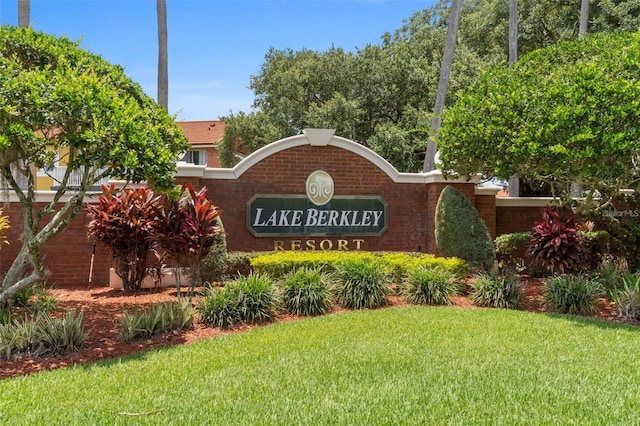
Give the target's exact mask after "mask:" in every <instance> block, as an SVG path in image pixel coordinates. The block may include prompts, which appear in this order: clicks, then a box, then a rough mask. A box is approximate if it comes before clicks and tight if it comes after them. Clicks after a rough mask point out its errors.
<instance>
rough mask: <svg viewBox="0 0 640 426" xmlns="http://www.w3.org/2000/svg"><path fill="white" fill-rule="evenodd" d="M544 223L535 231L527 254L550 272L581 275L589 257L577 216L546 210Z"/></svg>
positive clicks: (555, 209)
mask: <svg viewBox="0 0 640 426" xmlns="http://www.w3.org/2000/svg"><path fill="white" fill-rule="evenodd" d="M542 219H543V220H542V222H539V223H536V224H535V226H534V228H533V230H532V231H531V240H530V242H529V248H528V249H527V253H528V254H529V255H531V257H532V258H533V260H534V262H536V263H537V264H538V265H541V266H543V267H544V268H546V269H547V271H549V272H552V273H554V272H559V273H565V272H572V271H577V270H578V269H579V268H580V267H581V266H582V265H584V263H585V254H586V253H585V246H584V241H583V239H582V237H581V236H580V234H579V233H578V230H577V224H576V219H575V215H574V214H573V213H571V212H570V211H567V210H564V209H558V208H555V207H544V208H543V209H542Z"/></svg>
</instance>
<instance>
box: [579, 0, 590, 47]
mask: <svg viewBox="0 0 640 426" xmlns="http://www.w3.org/2000/svg"><path fill="white" fill-rule="evenodd" d="M588 27H589V0H582V3H581V5H580V30H579V32H578V38H582V37H584V36H586V35H587V31H588Z"/></svg>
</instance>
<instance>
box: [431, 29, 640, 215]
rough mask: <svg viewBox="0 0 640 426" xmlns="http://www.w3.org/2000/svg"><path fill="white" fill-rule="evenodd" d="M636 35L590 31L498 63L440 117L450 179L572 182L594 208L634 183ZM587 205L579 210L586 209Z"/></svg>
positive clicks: (639, 111) (638, 134)
mask: <svg viewBox="0 0 640 426" xmlns="http://www.w3.org/2000/svg"><path fill="white" fill-rule="evenodd" d="M639 77H640V33H634V34H630V33H616V34H611V35H604V34H597V35H591V36H589V37H586V38H584V39H582V40H579V41H570V42H561V43H558V44H555V45H553V46H551V47H548V48H546V49H542V50H538V51H535V52H533V53H531V54H529V55H527V56H525V57H524V58H522V59H520V60H519V61H518V62H517V63H516V64H515V65H514V66H513V67H512V68H507V67H503V66H498V67H495V68H493V69H491V70H489V71H488V72H486V73H485V74H484V75H483V76H482V80H481V81H480V82H479V83H477V84H475V85H474V86H472V87H470V88H469V89H468V90H466V91H465V92H464V94H462V95H461V96H460V98H459V99H458V101H457V102H456V104H455V105H454V106H453V107H451V108H449V109H448V110H447V111H446V112H445V116H444V123H443V127H442V129H441V132H440V137H439V140H438V145H439V148H440V158H441V160H442V164H443V169H444V170H445V172H448V173H449V174H460V175H466V176H469V175H474V174H477V173H481V174H483V175H484V176H485V177H497V178H500V179H507V178H509V177H510V176H514V175H515V176H518V177H521V178H523V179H525V180H528V181H530V182H533V183H536V184H546V185H548V186H549V187H550V188H551V190H552V192H553V194H554V195H555V196H556V197H558V198H560V199H561V200H565V201H568V200H569V198H570V196H571V186H572V184H576V183H577V184H580V185H582V187H583V188H584V189H585V190H588V191H587V192H586V193H587V195H588V196H587V198H586V200H585V201H586V202H587V204H588V207H589V208H593V207H594V205H592V204H590V202H591V201H593V196H594V195H595V194H597V195H598V196H599V197H601V198H600V201H599V203H598V206H597V208H598V209H604V208H607V207H608V205H609V204H608V203H607V201H608V200H610V199H612V198H613V197H616V196H618V194H620V190H621V189H626V188H638V184H639V183H640V154H639V153H640V127H639V126H638V123H640V100H639V98H638V93H640V78H639ZM587 204H585V206H586V205H587Z"/></svg>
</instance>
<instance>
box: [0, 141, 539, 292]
mask: <svg viewBox="0 0 640 426" xmlns="http://www.w3.org/2000/svg"><path fill="white" fill-rule="evenodd" d="M338 139H340V140H342V139H341V138H338ZM343 141H344V140H343ZM279 142H282V141H279ZM349 142H350V141H349ZM350 144H351V145H349V144H348V143H342V144H340V143H339V144H337V145H332V144H325V145H314V144H309V143H298V144H292V145H291V146H289V145H287V146H288V148H287V149H281V150H273V151H272V152H269V153H268V154H265V155H263V156H262V157H259V159H258V160H255V158H256V157H253V158H254V160H255V161H254V162H253V163H252V162H251V161H249V158H247V160H245V162H243V163H241V165H245V166H246V165H247V164H249V166H246V167H244V168H242V167H241V168H240V169H242V171H241V172H238V170H240V169H239V168H238V166H237V167H236V168H234V169H233V170H228V169H227V170H220V169H218V170H215V169H208V170H207V169H205V168H204V167H200V166H184V167H182V168H179V174H178V176H177V178H176V179H177V181H178V183H189V184H190V185H192V186H193V187H194V188H196V189H199V188H201V187H202V186H206V187H207V188H208V192H207V196H208V198H210V199H211V200H212V201H213V202H214V204H216V205H217V206H219V207H220V208H221V209H222V210H223V213H222V220H223V222H224V226H225V230H226V232H227V234H228V238H227V247H228V249H229V250H230V251H270V250H274V247H275V244H276V241H278V242H279V244H281V245H282V248H285V249H292V248H294V249H299V250H305V249H313V248H315V249H338V248H340V249H348V250H354V249H361V250H372V251H380V250H388V251H421V252H428V253H434V254H437V247H436V244H435V238H434V226H435V220H434V219H435V209H436V204H437V201H438V197H439V195H440V192H441V191H442V190H443V189H444V187H445V186H446V185H453V186H454V187H455V188H456V189H458V190H459V191H461V192H462V193H463V194H464V195H465V196H466V197H467V198H468V199H469V200H470V201H471V202H472V204H474V205H475V206H476V208H477V209H478V211H479V213H480V215H481V217H482V218H483V219H484V221H485V223H486V224H487V226H488V228H489V231H490V233H491V236H492V237H495V236H496V235H501V234H504V233H511V232H519V231H527V230H529V229H531V227H532V226H533V224H534V222H536V221H538V220H540V207H542V206H543V205H545V204H548V203H549V200H543V199H540V200H533V201H532V200H526V199H511V201H506V200H504V199H499V198H498V199H497V198H496V197H495V196H494V195H493V193H491V192H490V191H486V190H481V189H478V188H476V187H475V185H474V184H473V183H469V182H448V181H444V180H443V179H442V178H441V177H438V174H437V173H436V174H432V175H423V174H398V173H397V172H396V171H395V170H392V169H390V168H389V166H388V164H386V163H384V162H381V161H380V159H379V157H377V156H375V154H371V153H370V152H369V151H368V150H367V151H363V148H361V147H360V148H357V149H352V148H353V146H356V144H355V143H353V142H350ZM358 147H359V146H358ZM250 158H251V157H250ZM316 170H324V171H326V172H327V173H329V174H330V175H331V177H332V178H333V181H334V195H343V196H349V195H353V196H358V195H368V196H381V197H382V198H383V199H384V200H385V201H386V203H387V205H388V210H387V217H388V225H389V227H388V229H387V231H386V232H384V233H383V234H382V235H380V236H353V237H351V236H348V237H336V236H330V237H328V236H314V237H290V236H287V237H255V236H254V235H253V234H251V233H250V232H249V231H248V230H247V227H246V213H247V202H248V201H249V200H250V199H251V197H253V196H254V195H256V194H263V195H267V194H282V195H286V194H291V195H304V194H305V182H306V179H307V177H308V176H309V174H310V173H311V172H313V171H316ZM236 173H237V174H238V175H236ZM394 173H395V174H394ZM3 210H4V214H6V215H8V216H9V217H10V220H11V229H10V230H9V232H8V235H9V240H10V241H11V245H8V246H3V247H2V249H0V274H1V273H2V272H4V271H6V270H7V269H8V268H9V266H10V264H11V262H12V261H13V259H14V257H15V255H16V254H17V252H18V250H19V248H20V241H19V236H20V234H21V230H22V225H21V210H20V204H19V203H17V202H13V203H5V204H4V207H3ZM87 223H88V219H87V217H86V210H84V211H83V212H82V213H81V214H79V215H78V216H77V217H76V218H75V220H74V221H73V222H72V223H71V224H70V225H69V226H68V227H67V228H66V229H65V230H64V231H63V232H62V233H61V234H59V235H57V236H56V237H54V238H53V239H52V240H51V241H49V242H48V243H47V244H45V246H44V248H43V250H42V253H43V255H44V262H45V266H46V268H47V270H48V271H49V280H48V282H49V284H52V285H55V284H59V285H87V284H88V277H89V269H90V264H91V252H92V247H93V243H92V241H89V240H88V239H87V237H86V226H87ZM111 265H112V262H111V258H110V256H109V254H108V253H107V251H106V249H105V248H104V247H103V246H102V245H101V244H99V243H98V245H97V249H96V255H95V259H94V269H93V284H95V285H106V284H108V281H109V268H110V267H111Z"/></svg>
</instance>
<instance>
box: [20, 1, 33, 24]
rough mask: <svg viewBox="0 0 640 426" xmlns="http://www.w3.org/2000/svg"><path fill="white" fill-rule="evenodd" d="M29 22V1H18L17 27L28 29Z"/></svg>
mask: <svg viewBox="0 0 640 426" xmlns="http://www.w3.org/2000/svg"><path fill="white" fill-rule="evenodd" d="M30 20H31V0H18V26H19V27H20V28H28V27H29V24H30V23H29V21H30Z"/></svg>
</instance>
